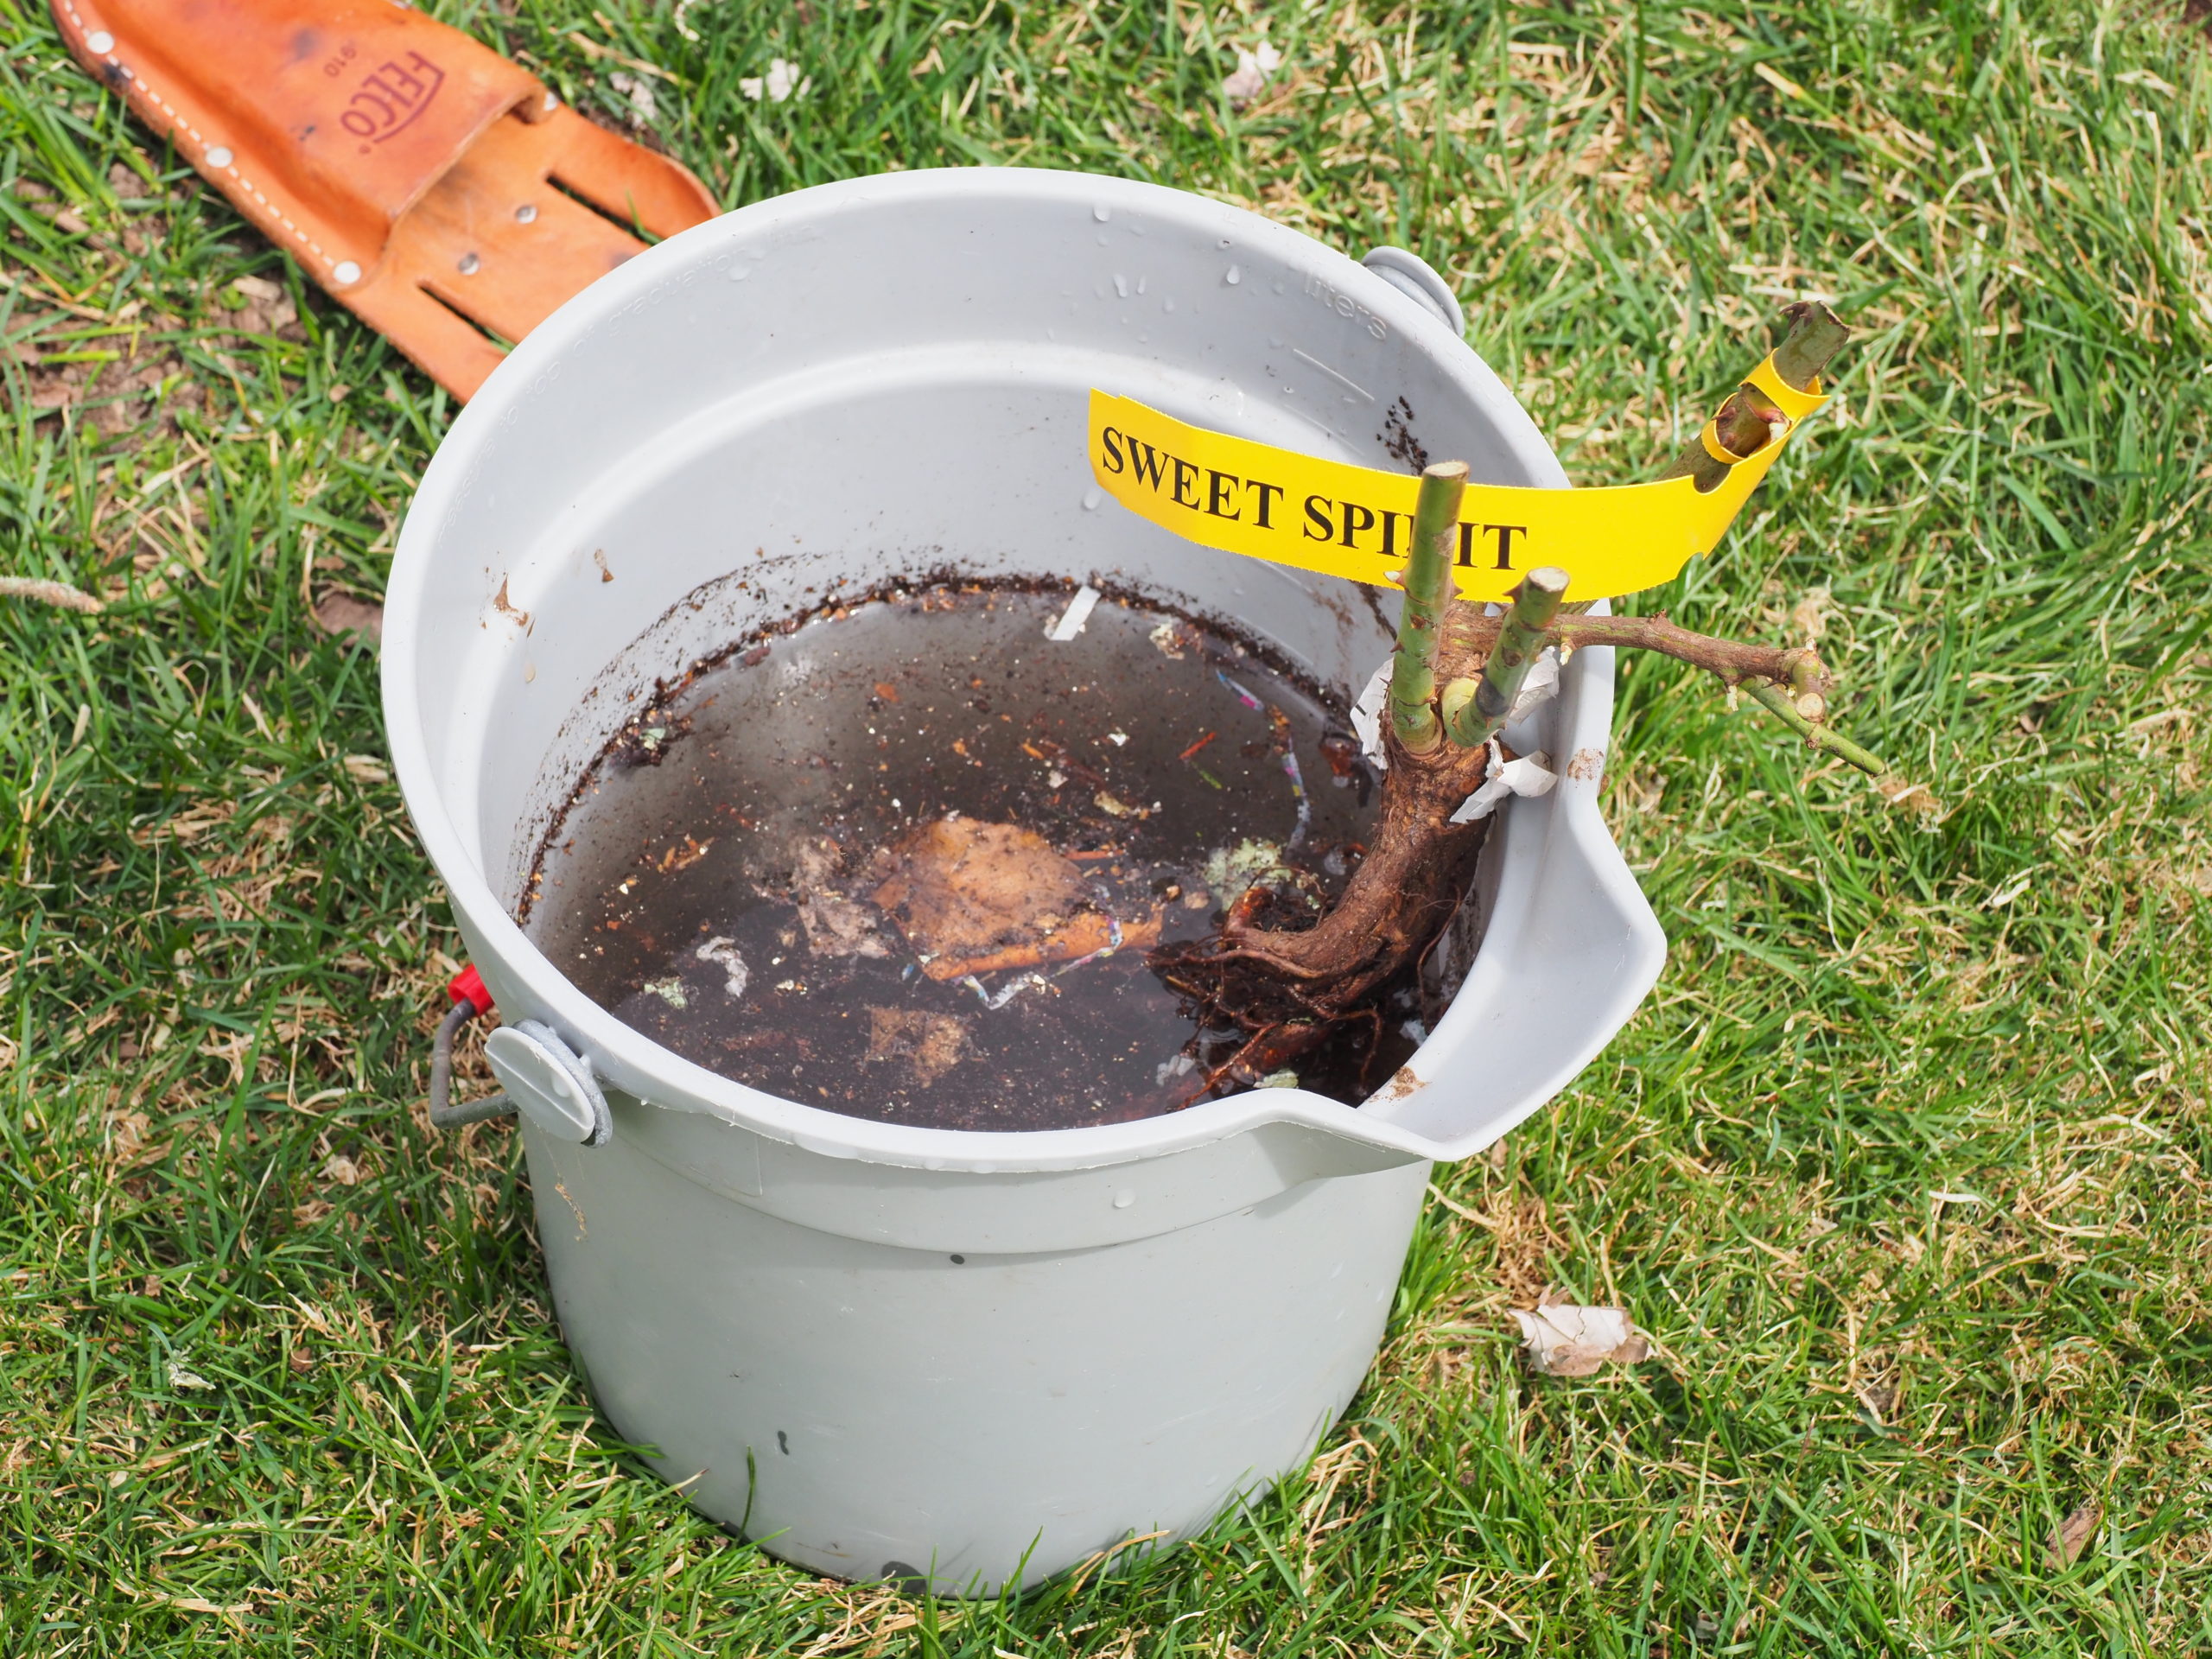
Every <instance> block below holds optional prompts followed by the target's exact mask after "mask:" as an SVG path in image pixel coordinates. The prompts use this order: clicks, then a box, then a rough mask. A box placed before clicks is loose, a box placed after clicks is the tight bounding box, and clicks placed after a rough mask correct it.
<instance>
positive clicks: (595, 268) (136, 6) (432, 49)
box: [54, 0, 720, 398]
mask: <svg viewBox="0 0 2212 1659" xmlns="http://www.w3.org/2000/svg"><path fill="white" fill-rule="evenodd" d="M54 16H55V17H56V19H57V20H58V21H59V22H60V26H61V30H62V33H63V35H65V36H66V37H67V41H68V42H69V48H70V50H71V51H72V52H73V53H74V54H76V56H77V59H78V60H79V62H81V63H82V64H83V65H84V66H85V67H86V68H87V69H88V70H90V71H91V72H92V74H93V75H95V76H96V77H98V78H99V81H100V83H101V84H102V85H103V86H106V87H108V88H109V89H110V90H111V91H113V92H119V93H120V94H122V96H123V97H124V99H125V100H126V101H127V102H128V103H129V104H130V107H131V109H132V111H134V112H135V113H136V114H137V116H138V118H140V119H141V120H142V121H143V122H144V123H145V124H147V125H148V126H149V127H151V128H152V129H153V130H154V131H155V132H156V133H158V134H160V135H162V137H166V138H167V139H168V141H169V142H170V143H172V144H174V145H175V148H176V150H177V152H178V153H179V154H180V155H181V156H184V157H185V159H186V160H188V161H189V162H191V163H192V165H193V166H194V168H198V169H199V171H200V174H201V175H202V176H203V177H205V178H206V179H207V180H208V181H209V182H211V183H213V185H214V186H215V188H217V189H219V190H220V191H221V192H222V193H223V194H225V195H226V196H227V197H228V198H229V199H230V200H231V201H232V203H233V204H235V205H236V207H238V211H239V212H240V213H244V214H245V217H246V218H247V219H251V221H252V222H253V224H254V225H255V226H256V227H257V228H258V229H259V230H260V231H261V232H262V233H263V234H264V235H265V236H266V237H268V238H269V239H270V241H271V242H274V243H275V244H276V245H277V246H278V247H280V248H282V249H283V250H284V251H286V252H287V253H289V254H290V255H291V256H292V257H294V258H295V259H296V260H298V261H299V263H300V264H301V265H302V267H303V268H304V269H305V270H307V272H308V275H309V276H311V277H314V278H315V281H316V282H318V283H321V285H322V286H323V287H324V288H326V289H328V290H329V291H330V293H331V294H332V296H334V297H335V298H336V299H337V300H338V301H339V302H340V303H341V304H343V305H345V306H346V308H348V309H350V310H352V311H353V312H354V313H355V314H356V315H359V317H361V318H362V319H363V320H364V321H366V322H367V323H368V324H369V326H370V327H373V328H375V329H377V330H378V332H379V333H381V334H385V336H387V337H388V338H389V339H390V340H391V342H392V343H393V344H394V345H395V346H398V347H399V349H400V350H401V351H402V352H404V353H406V354H407V355H408V357H410V358H411V359H413V360H414V361H415V362H416V364H418V365H421V367H422V368H423V371H424V372H426V373H428V374H429V376H430V377H431V378H433V379H435V380H436V381H437V382H438V384H439V385H442V386H444V387H445V388H446V389H447V390H448V391H451V392H452V393H453V394H454V396H455V397H461V398H467V397H469V396H470V395H471V394H472V393H474V391H475V390H476V389H477V387H478V386H480V385H482V384H483V382H484V377H485V376H486V375H488V374H489V373H491V372H492V371H493V369H494V368H496V367H497V366H498V365H499V360H500V359H501V357H502V356H504V355H505V346H504V345H503V344H502V343H501V342H505V343H506V344H512V342H514V341H516V340H520V339H521V338H522V337H523V336H524V334H528V333H529V332H530V331H531V329H532V328H534V327H537V325H538V324H539V323H540V322H541V321H543V320H544V319H545V318H546V317H547V316H549V315H551V314H552V312H553V310H554V308H556V307H557V306H558V305H560V303H561V302H563V300H566V299H567V298H569V296H571V295H573V294H575V293H576V292H577V291H578V290H579V289H582V288H583V287H584V286H586V285H587V284H588V283H591V282H592V281H594V279H595V278H597V277H600V276H601V275H603V274H604V273H605V272H607V270H611V269H612V268H613V267H614V266H616V265H619V264H621V263H622V262H623V261H624V260H626V259H627V258H630V257H632V256H633V255H635V254H638V253H640V252H642V251H644V250H645V242H644V241H643V240H642V239H641V238H640V237H639V235H637V234H633V232H645V233H646V234H648V235H651V236H652V237H654V238H661V237H668V236H673V235H674V234H675V233H676V232H678V231H682V230H687V229H689V228H690V226H694V225H696V224H699V223H700V222H701V221H702V220H704V219H711V218H712V217H714V215H715V213H717V212H719V211H720V210H719V208H718V207H716V206H715V200H714V198H713V197H712V196H710V195H709V194H707V188H706V187H705V186H704V185H702V184H701V183H700V182H699V181H698V180H697V179H696V177H694V176H693V175H692V174H691V173H690V172H689V171H688V170H687V169H685V168H683V167H681V166H679V165H678V164H677V162H672V161H670V160H669V159H668V158H667V157H665V156H658V155H656V154H654V153H653V152H652V151H651V150H648V149H644V148H642V147H641V146H639V145H637V144H634V143H631V142H630V141H629V140H628V139H626V138H623V137H620V136H618V135H617V134H614V133H612V132H608V131H607V130H604V129H602V128H601V127H597V126H594V124H592V123H591V122H590V121H588V120H587V119H585V118H584V117H582V115H580V114H578V113H577V112H576V111H575V110H573V109H570V108H569V106H568V105H564V104H563V103H562V102H561V101H560V100H559V99H556V97H555V96H554V95H553V94H552V93H551V92H548V91H547V90H546V89H545V86H543V83H542V82H540V81H539V80H538V79H537V77H536V76H535V75H532V74H531V73H529V72H528V71H527V70H525V69H524V68H522V67H520V66H518V65H517V64H514V63H512V62H510V61H509V60H506V59H505V58H503V57H501V56H500V55H499V54H498V53H496V52H494V51H493V50H492V49H491V48H488V47H486V46H484V45H482V44H480V42H478V41H474V40H472V39H471V38H470V37H469V36H467V35H464V34H462V33H461V32H460V31H459V30H458V29H450V28H448V27H447V26H446V25H445V24H443V23H440V22H434V21H432V20H431V19H429V18H428V17H425V16H423V15H422V14H421V13H419V12H416V11H414V10H409V9H407V8H406V7H404V5H401V4H397V3H394V0H54ZM594 209H596V211H594ZM626 226H627V227H630V228H625V227H626Z"/></svg>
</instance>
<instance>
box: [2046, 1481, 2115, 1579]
mask: <svg viewBox="0 0 2212 1659" xmlns="http://www.w3.org/2000/svg"><path fill="white" fill-rule="evenodd" d="M2104 1518H2105V1512H2104V1510H2103V1509H2102V1508H2101V1506H2100V1505H2099V1504H2098V1503H2097V1502H2096V1500H2095V1499H2094V1498H2092V1499H2090V1500H2089V1501H2088V1503H2084V1504H2082V1507H2081V1508H2080V1509H2078V1510H2075V1511H2074V1513H2073V1514H2071V1515H2069V1516H2067V1517H2066V1518H2065V1519H2064V1520H2063V1521H2062V1522H2059V1523H2058V1524H2057V1526H2056V1527H2055V1528H2053V1529H2051V1534H2050V1542H2049V1543H2048V1544H2047V1545H2045V1546H2044V1560H2046V1561H2048V1562H2049V1563H2050V1565H2051V1566H2052V1567H2071V1566H2073V1565H2074V1563H2075V1562H2076V1561H2078V1560H2081V1559H2082V1551H2083V1550H2085V1549H2087V1548H2088V1547H2089V1541H2090V1540H2091V1539H2092V1538H2094V1537H2095V1536H2096V1535H2097V1522H2100V1521H2101V1520H2103V1519H2104Z"/></svg>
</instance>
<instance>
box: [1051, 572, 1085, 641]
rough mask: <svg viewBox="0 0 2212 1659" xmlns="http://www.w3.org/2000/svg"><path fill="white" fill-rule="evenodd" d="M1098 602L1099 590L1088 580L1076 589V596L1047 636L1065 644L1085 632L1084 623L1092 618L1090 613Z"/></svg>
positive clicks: (1069, 602)
mask: <svg viewBox="0 0 2212 1659" xmlns="http://www.w3.org/2000/svg"><path fill="white" fill-rule="evenodd" d="M1097 603H1098V590H1097V589H1096V588H1093V587H1091V586H1090V584H1089V583H1087V582H1086V583H1085V584H1084V586H1082V587H1080V588H1077V589H1076V590H1075V597H1074V598H1073V599H1071V600H1070V601H1068V607H1067V609H1066V611H1065V612H1064V613H1062V615H1061V617H1060V620H1058V621H1057V622H1055V623H1053V624H1052V626H1051V627H1050V628H1048V629H1047V630H1046V632H1045V637H1046V639H1051V640H1053V641H1055V642H1057V643H1058V644H1060V645H1065V644H1066V643H1067V642H1068V641H1069V640H1071V639H1074V638H1075V637H1076V635H1077V634H1078V633H1081V632H1083V625H1084V623H1086V622H1088V621H1090V613H1091V611H1092V609H1093V608H1094V607H1096V605H1097Z"/></svg>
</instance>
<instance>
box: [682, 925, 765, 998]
mask: <svg viewBox="0 0 2212 1659" xmlns="http://www.w3.org/2000/svg"><path fill="white" fill-rule="evenodd" d="M691 954H692V955H693V956H694V957H697V958H698V959H699V960H700V961H701V962H715V963H721V969H722V978H723V986H722V988H723V989H725V990H727V991H728V993H729V994H730V995H732V996H734V997H736V996H743V995H745V986H746V982H747V980H749V979H750V978H751V977H752V976H751V975H750V974H748V973H747V971H746V968H745V958H744V957H741V956H740V955H739V954H738V951H737V941H736V940H735V939H733V938H728V937H727V936H726V935H717V936H716V937H715V938H711V939H709V940H708V941H707V942H706V943H705V944H702V945H701V946H700V947H699V948H698V949H697V950H694V951H693V952H692V953H691ZM785 983H786V985H788V983H789V982H785ZM780 988H783V987H779V989H780Z"/></svg>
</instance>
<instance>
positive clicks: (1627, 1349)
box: [1513, 1304, 1651, 1376]
mask: <svg viewBox="0 0 2212 1659" xmlns="http://www.w3.org/2000/svg"><path fill="white" fill-rule="evenodd" d="M1513 1317H1514V1318H1515V1319H1518V1320H1519V1321H1520V1322H1521V1339H1522V1343H1523V1344H1525V1345H1526V1351H1527V1354H1528V1358H1529V1370H1532V1371H1535V1373H1537V1375H1539V1376H1592V1375H1593V1374H1594V1373H1595V1372H1596V1371H1598V1370H1599V1369H1600V1368H1601V1367H1603V1366H1605V1364H1607V1363H1611V1364H1615V1365H1633V1364H1635V1363H1637V1361H1638V1360H1640V1359H1643V1358H1644V1357H1647V1356H1648V1355H1649V1353H1650V1352H1651V1344H1650V1342H1649V1340H1648V1339H1647V1338H1645V1337H1644V1334H1643V1332H1641V1331H1639V1330H1637V1328H1636V1326H1635V1325H1631V1324H1630V1322H1629V1317H1628V1310H1627V1309H1626V1308H1624V1307H1576V1306H1567V1305H1565V1304H1561V1305H1560V1306H1555V1307H1539V1308H1537V1309H1535V1310H1534V1311H1533V1312H1531V1311H1529V1310H1527V1309H1523V1308H1517V1307H1516V1308H1515V1309H1514V1310H1513Z"/></svg>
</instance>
